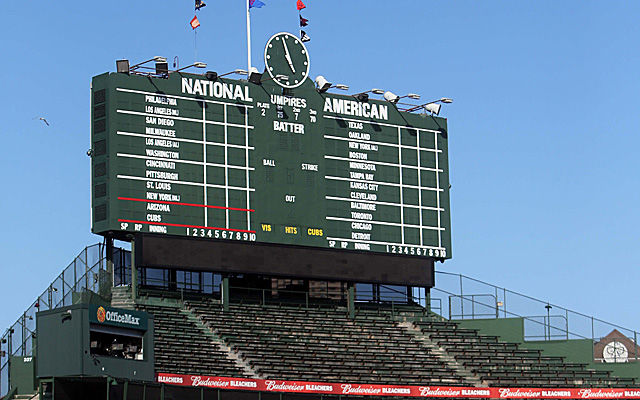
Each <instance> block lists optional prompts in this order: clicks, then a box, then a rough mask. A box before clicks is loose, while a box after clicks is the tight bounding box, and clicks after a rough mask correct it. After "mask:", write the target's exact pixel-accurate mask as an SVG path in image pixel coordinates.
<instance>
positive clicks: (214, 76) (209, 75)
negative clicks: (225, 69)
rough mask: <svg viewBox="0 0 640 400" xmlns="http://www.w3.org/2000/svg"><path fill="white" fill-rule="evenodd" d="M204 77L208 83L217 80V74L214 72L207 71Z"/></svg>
mask: <svg viewBox="0 0 640 400" xmlns="http://www.w3.org/2000/svg"><path fill="white" fill-rule="evenodd" d="M204 76H205V77H206V78H207V79H208V80H210V81H215V80H216V79H218V73H217V72H215V71H207V72H206V73H205V74H204Z"/></svg>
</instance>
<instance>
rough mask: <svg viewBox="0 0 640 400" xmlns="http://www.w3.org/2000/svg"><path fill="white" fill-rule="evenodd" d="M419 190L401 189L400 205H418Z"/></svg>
mask: <svg viewBox="0 0 640 400" xmlns="http://www.w3.org/2000/svg"><path fill="white" fill-rule="evenodd" d="M419 193H420V192H419V190H418V189H413V188H402V203H403V204H409V205H414V206H417V205H420V196H419Z"/></svg>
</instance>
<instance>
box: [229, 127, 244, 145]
mask: <svg viewBox="0 0 640 400" xmlns="http://www.w3.org/2000/svg"><path fill="white" fill-rule="evenodd" d="M245 137H246V134H245V130H244V128H237V127H233V126H230V127H228V128H227V144H235V145H238V146H244V145H245Z"/></svg>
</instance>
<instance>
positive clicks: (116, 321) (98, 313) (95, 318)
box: [89, 304, 147, 330]
mask: <svg viewBox="0 0 640 400" xmlns="http://www.w3.org/2000/svg"><path fill="white" fill-rule="evenodd" d="M89 322H91V323H97V324H101V325H115V326H121V327H128V328H136V329H144V330H146V329H147V315H146V313H142V312H137V311H133V310H123V309H117V308H111V307H105V306H102V305H93V304H92V305H91V306H90V307H89Z"/></svg>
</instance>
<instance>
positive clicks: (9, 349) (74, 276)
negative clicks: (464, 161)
mask: <svg viewBox="0 0 640 400" xmlns="http://www.w3.org/2000/svg"><path fill="white" fill-rule="evenodd" d="M110 287H111V277H109V276H107V273H106V262H105V258H104V245H103V244H102V243H97V244H94V245H92V246H87V247H85V248H84V250H82V251H81V252H80V254H78V256H77V257H76V258H75V259H74V260H73V261H72V262H71V263H70V264H69V265H68V266H67V267H66V268H65V269H64V270H63V271H62V273H60V275H58V277H57V278H56V279H55V280H54V281H53V282H51V284H50V285H49V286H48V287H47V288H46V289H45V290H44V292H42V294H41V295H40V296H38V298H37V299H36V300H35V301H34V302H33V303H31V305H30V306H29V307H28V308H27V309H26V310H25V311H24V312H23V313H22V315H20V317H19V318H18V320H17V321H16V322H15V323H14V324H13V325H11V326H10V327H9V328H7V330H5V332H4V333H3V334H2V338H1V339H0V354H2V355H3V356H2V357H0V396H4V395H5V394H7V393H8V391H9V382H10V371H9V358H10V357H11V356H32V355H33V346H34V341H35V335H36V312H38V311H46V310H52V309H55V308H59V307H64V306H69V305H71V304H73V294H74V293H80V292H85V291H92V292H95V293H98V294H107V293H109V290H110Z"/></svg>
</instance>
